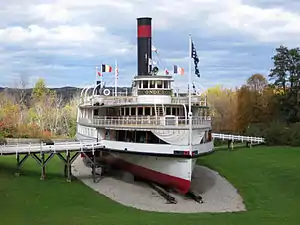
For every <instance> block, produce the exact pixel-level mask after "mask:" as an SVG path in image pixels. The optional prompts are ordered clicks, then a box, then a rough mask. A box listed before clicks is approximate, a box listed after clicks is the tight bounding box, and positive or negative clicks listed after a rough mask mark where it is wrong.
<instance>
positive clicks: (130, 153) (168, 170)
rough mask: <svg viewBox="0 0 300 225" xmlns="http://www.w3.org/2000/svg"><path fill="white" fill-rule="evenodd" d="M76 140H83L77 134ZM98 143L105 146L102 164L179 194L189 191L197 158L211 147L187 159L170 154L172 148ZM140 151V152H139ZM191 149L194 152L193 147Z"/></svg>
mask: <svg viewBox="0 0 300 225" xmlns="http://www.w3.org/2000/svg"><path fill="white" fill-rule="evenodd" d="M77 138H78V139H79V140H80V139H86V137H84V136H81V135H77ZM102 142H103V145H104V146H105V149H104V150H103V151H104V152H109V155H108V156H106V157H105V161H106V163H109V164H112V165H114V166H116V167H119V168H120V169H123V170H125V171H128V172H130V173H132V174H133V175H135V176H136V177H140V178H144V179H147V180H150V181H153V182H156V183H158V184H161V185H165V186H169V187H172V188H173V189H175V190H176V191H178V192H179V193H183V194H185V193H187V192H188V190H189V188H190V183H191V178H192V173H193V169H194V166H195V163H196V160H197V157H199V156H200V155H202V154H205V153H208V152H210V151H212V146H213V144H212V142H209V143H205V144H201V145H198V150H197V151H198V154H197V156H195V157H193V158H192V157H189V158H188V157H184V156H182V157H180V156H178V155H174V154H171V151H170V150H171V149H174V146H172V145H152V144H138V143H130V142H129V143H128V142H117V141H108V140H102ZM159 146H160V147H159ZM199 147H200V148H199ZM124 149H126V150H124ZM141 149H143V150H144V151H141ZM159 149H160V150H161V151H159ZM184 149H185V147H182V149H179V150H184ZM195 149H197V146H196V147H195ZM151 151H152V152H151ZM158 152H161V153H162V154H161V156H160V155H159V154H157V153H158ZM155 153H156V154H155ZM172 153H173V150H172Z"/></svg>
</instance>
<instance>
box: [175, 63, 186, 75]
mask: <svg viewBox="0 0 300 225" xmlns="http://www.w3.org/2000/svg"><path fill="white" fill-rule="evenodd" d="M174 74H179V75H183V74H184V69H183V68H181V67H178V66H177V65H174Z"/></svg>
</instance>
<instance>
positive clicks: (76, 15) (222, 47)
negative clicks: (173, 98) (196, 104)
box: [0, 0, 300, 88]
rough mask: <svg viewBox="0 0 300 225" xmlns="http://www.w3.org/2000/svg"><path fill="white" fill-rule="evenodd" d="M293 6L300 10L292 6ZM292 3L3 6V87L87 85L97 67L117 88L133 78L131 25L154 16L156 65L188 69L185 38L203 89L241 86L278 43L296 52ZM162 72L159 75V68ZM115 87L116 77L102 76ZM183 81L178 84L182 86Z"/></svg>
mask: <svg viewBox="0 0 300 225" xmlns="http://www.w3.org/2000/svg"><path fill="white" fill-rule="evenodd" d="M297 2H298V3H297ZM299 8H300V2H299V1H296V0H244V1H242V0H222V1H220V0H184V1H182V0H160V1H158V0H151V1H149V0H147V1H144V0H128V1H126V0H113V1H112V0H52V1H50V0H43V1H42V0H10V1H1V2H0V51H1V54H0V72H1V73H0V77H1V79H0V86H12V85H13V84H14V83H15V82H16V80H18V79H19V77H20V76H23V77H26V79H27V80H28V82H29V83H30V84H33V83H34V82H35V81H36V80H37V79H38V77H43V78H45V80H46V83H47V85H48V86H50V87H54V86H56V87H59V86H79V87H82V86H86V85H89V84H91V83H93V82H94V80H95V66H97V65H98V66H99V65H101V63H106V64H111V65H113V64H114V61H115V59H117V60H118V64H119V71H120V74H119V84H120V85H130V84H131V82H130V80H131V78H132V77H133V75H134V74H135V73H136V18H137V17H143V16H149V17H152V18H153V20H152V25H153V28H152V30H153V39H152V43H153V45H154V46H155V47H156V48H158V49H159V52H160V55H159V59H160V63H161V65H162V66H163V67H167V68H169V70H171V68H172V66H173V65H174V64H177V65H178V66H180V67H184V68H185V71H187V69H188V60H187V56H188V34H189V33H191V34H192V36H193V39H194V43H195V46H196V48H197V51H198V56H199V58H200V63H199V68H200V72H201V78H196V77H195V76H194V77H193V78H194V80H195V81H196V82H197V83H200V85H201V86H202V87H203V88H208V87H211V86H213V85H216V84H220V85H223V86H227V87H234V86H239V85H241V84H242V83H243V82H245V80H246V79H247V77H249V76H250V75H251V74H253V73H262V74H265V75H267V74H268V72H269V70H270V67H272V61H271V57H272V56H273V54H274V50H275V48H276V47H278V46H279V45H280V44H283V45H286V46H288V47H295V46H297V45H299V42H300V41H299V40H300V25H299V24H300V13H299ZM162 69H163V68H162ZM104 76H105V80H106V81H107V83H110V84H111V85H113V83H114V82H113V79H114V78H113V74H105V75H104ZM187 78H188V77H187V75H186V76H183V77H175V80H176V82H177V84H176V86H179V87H181V86H185V85H186V81H187Z"/></svg>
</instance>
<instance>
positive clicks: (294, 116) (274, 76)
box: [269, 46, 300, 123]
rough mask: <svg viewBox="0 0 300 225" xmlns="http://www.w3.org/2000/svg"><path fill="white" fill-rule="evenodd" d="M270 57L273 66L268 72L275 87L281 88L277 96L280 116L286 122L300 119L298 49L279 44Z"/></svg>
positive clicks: (299, 54) (299, 63)
mask: <svg viewBox="0 0 300 225" xmlns="http://www.w3.org/2000/svg"><path fill="white" fill-rule="evenodd" d="M276 52H277V53H276V54H275V55H274V57H272V59H273V61H274V68H272V69H271V72H270V74H269V77H270V80H273V84H272V86H274V88H275V89H277V90H280V89H283V93H284V94H283V95H278V96H277V101H278V103H279V109H280V112H281V116H282V117H283V119H284V120H286V121H287V122H288V123H294V122H299V121H300V104H299V102H300V49H299V48H292V49H288V48H287V47H284V46H280V47H279V48H277V49H276Z"/></svg>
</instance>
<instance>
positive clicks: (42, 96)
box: [0, 79, 77, 138]
mask: <svg viewBox="0 0 300 225" xmlns="http://www.w3.org/2000/svg"><path fill="white" fill-rule="evenodd" d="M76 103H77V102H76V101H75V100H72V101H70V102H68V103H63V101H62V98H61V97H59V96H57V94H56V93H55V92H54V91H51V90H50V89H49V88H47V87H46V84H45V81H44V80H43V79H39V80H38V81H37V82H36V84H35V86H34V88H33V90H32V94H31V101H30V104H29V106H28V107H25V106H24V104H21V102H20V98H15V97H14V96H11V95H9V94H7V93H6V92H4V93H2V94H1V95H0V137H1V136H2V137H21V138H29V137H32V138H33V137H34V138H36V137H39V138H50V137H52V136H69V137H70V136H74V135H75V128H76V123H75V122H76V112H77V111H76Z"/></svg>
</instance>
